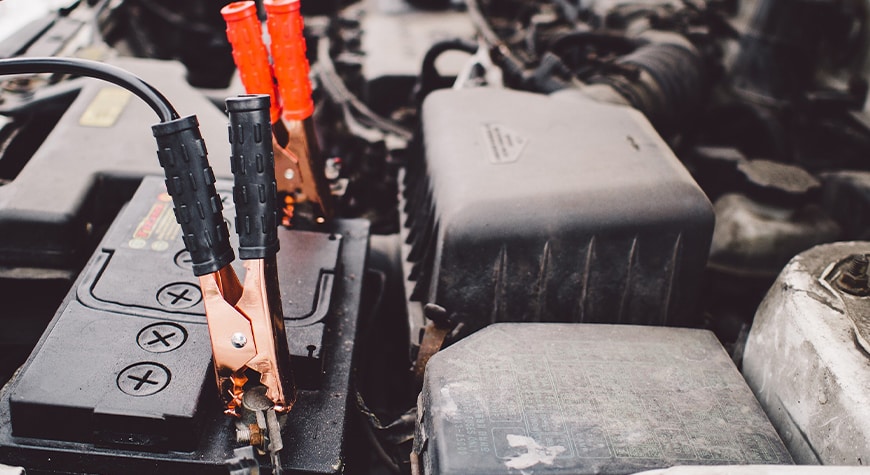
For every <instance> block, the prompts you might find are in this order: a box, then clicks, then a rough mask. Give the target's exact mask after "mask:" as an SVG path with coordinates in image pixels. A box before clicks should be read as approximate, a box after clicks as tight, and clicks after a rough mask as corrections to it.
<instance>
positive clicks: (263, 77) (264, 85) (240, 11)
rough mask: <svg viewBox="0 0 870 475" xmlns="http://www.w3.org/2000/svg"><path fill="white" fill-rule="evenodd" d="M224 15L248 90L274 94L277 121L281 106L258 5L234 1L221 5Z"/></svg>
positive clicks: (273, 111) (274, 120) (237, 65)
mask: <svg viewBox="0 0 870 475" xmlns="http://www.w3.org/2000/svg"><path fill="white" fill-rule="evenodd" d="M221 15H223V17H224V21H225V22H226V23H227V39H229V40H230V44H231V45H232V46H233V61H235V63H236V67H237V68H239V75H240V76H241V77H242V84H244V85H245V91H247V92H248V94H268V95H269V96H271V98H272V105H271V108H270V110H269V113H270V115H271V118H272V123H275V122H277V121H278V118H279V115H280V113H281V106H280V104H278V100H277V97H275V82H274V81H273V80H272V69H271V67H270V66H269V52H268V51H267V50H266V45H264V44H263V33H262V31H261V30H260V20H259V18H257V6H256V5H255V4H254V2H252V1H245V2H233V3H230V4H229V5H227V6H225V7H223V8H221Z"/></svg>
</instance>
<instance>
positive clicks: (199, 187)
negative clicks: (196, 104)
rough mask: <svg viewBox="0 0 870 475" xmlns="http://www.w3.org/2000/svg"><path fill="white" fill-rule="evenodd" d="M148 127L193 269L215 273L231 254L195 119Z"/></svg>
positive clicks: (231, 258) (231, 250) (205, 272)
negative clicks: (152, 134) (155, 141)
mask: <svg viewBox="0 0 870 475" xmlns="http://www.w3.org/2000/svg"><path fill="white" fill-rule="evenodd" d="M151 130H152V132H153V133H154V137H155V138H156V139H157V147H158V148H157V158H158V159H159V160H160V166H161V167H163V171H164V172H165V174H166V191H168V192H169V195H170V196H172V203H173V204H174V205H175V219H176V221H178V224H180V225H181V231H182V232H183V233H184V236H183V239H184V245H185V246H187V250H188V251H189V252H190V257H191V260H192V262H193V273H194V274H195V275H197V276H201V275H205V274H209V273H212V272H216V271H218V270H220V269H221V268H223V267H224V266H226V265H228V264H229V263H230V262H232V261H233V258H234V256H233V248H232V247H231V246H230V239H229V237H230V235H229V231H228V230H227V224H226V223H225V222H224V217H223V215H222V214H221V211H222V210H223V205H222V204H221V200H220V198H219V197H218V194H217V191H216V190H215V187H214V184H215V177H214V171H212V169H211V167H210V166H209V163H208V156H207V155H208V152H207V150H206V148H205V142H204V141H203V140H202V134H201V133H200V132H199V122H198V121H197V120H196V116H193V115H191V116H187V117H182V118H180V119H175V120H170V121H168V122H161V123H159V124H156V125H154V126H152V127H151Z"/></svg>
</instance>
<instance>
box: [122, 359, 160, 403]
mask: <svg viewBox="0 0 870 475" xmlns="http://www.w3.org/2000/svg"><path fill="white" fill-rule="evenodd" d="M170 379H171V375H170V373H169V370H168V369H167V368H166V367H165V366H163V365H160V364H157V363H136V364H134V365H131V366H128V367H127V368H125V369H124V370H123V371H121V373H120V374H118V389H120V390H121V391H123V392H125V393H126V394H129V395H131V396H150V395H152V394H156V393H159V392H160V391H162V390H163V389H164V388H165V387H166V386H168V385H169V380H170Z"/></svg>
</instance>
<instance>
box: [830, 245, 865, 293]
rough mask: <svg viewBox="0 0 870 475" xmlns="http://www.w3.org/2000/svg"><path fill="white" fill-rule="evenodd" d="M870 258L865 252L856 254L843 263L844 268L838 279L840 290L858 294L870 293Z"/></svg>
mask: <svg viewBox="0 0 870 475" xmlns="http://www.w3.org/2000/svg"><path fill="white" fill-rule="evenodd" d="M868 267H870V260H868V258H867V256H866V255H864V254H854V255H852V256H849V258H848V259H847V260H846V261H845V262H844V263H843V270H842V271H841V274H840V277H839V279H838V280H837V287H839V288H840V290H842V291H844V292H846V293H849V294H852V295H857V296H866V295H868V294H870V275H868Z"/></svg>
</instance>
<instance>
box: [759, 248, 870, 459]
mask: <svg viewBox="0 0 870 475" xmlns="http://www.w3.org/2000/svg"><path fill="white" fill-rule="evenodd" d="M855 254H865V255H870V242H852V243H836V244H826V245H822V246H816V247H814V248H812V249H810V250H808V251H806V252H804V253H802V254H799V255H798V256H797V257H795V258H794V259H792V261H791V262H789V264H788V265H787V266H785V268H784V269H783V270H782V273H781V274H780V275H779V277H778V278H777V280H776V282H775V283H774V284H773V287H771V289H770V292H768V294H767V296H766V297H765V298H764V301H763V302H762V303H761V306H760V307H759V308H758V313H756V315H755V321H754V323H753V325H752V330H751V331H750V333H749V340H748V341H747V343H746V351H745V353H744V355H743V375H744V376H745V377H746V381H747V382H748V383H749V385H750V386H751V387H752V390H753V391H755V394H756V396H758V400H759V401H760V402H761V404H762V406H764V408H765V410H766V411H767V413H768V414H769V415H770V420H771V422H773V424H774V426H776V428H777V430H778V431H779V433H780V434H782V438H783V441H785V443H786V445H787V446H788V448H789V451H790V452H791V453H792V455H793V456H794V458H795V460H796V461H797V462H798V463H801V464H823V465H867V462H868V459H870V409H868V408H870V396H868V388H870V356H868V350H870V345H867V342H868V341H870V339H868V335H870V325H868V320H867V315H868V314H870V296H867V295H864V296H860V295H852V294H850V293H849V292H846V291H844V290H843V289H842V288H841V286H840V285H839V284H838V280H839V279H840V276H841V274H842V273H843V271H844V269H845V268H846V267H847V266H849V264H850V263H849V257H850V255H855ZM862 340H863V344H862V343H861V341H862ZM862 346H863V347H862Z"/></svg>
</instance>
